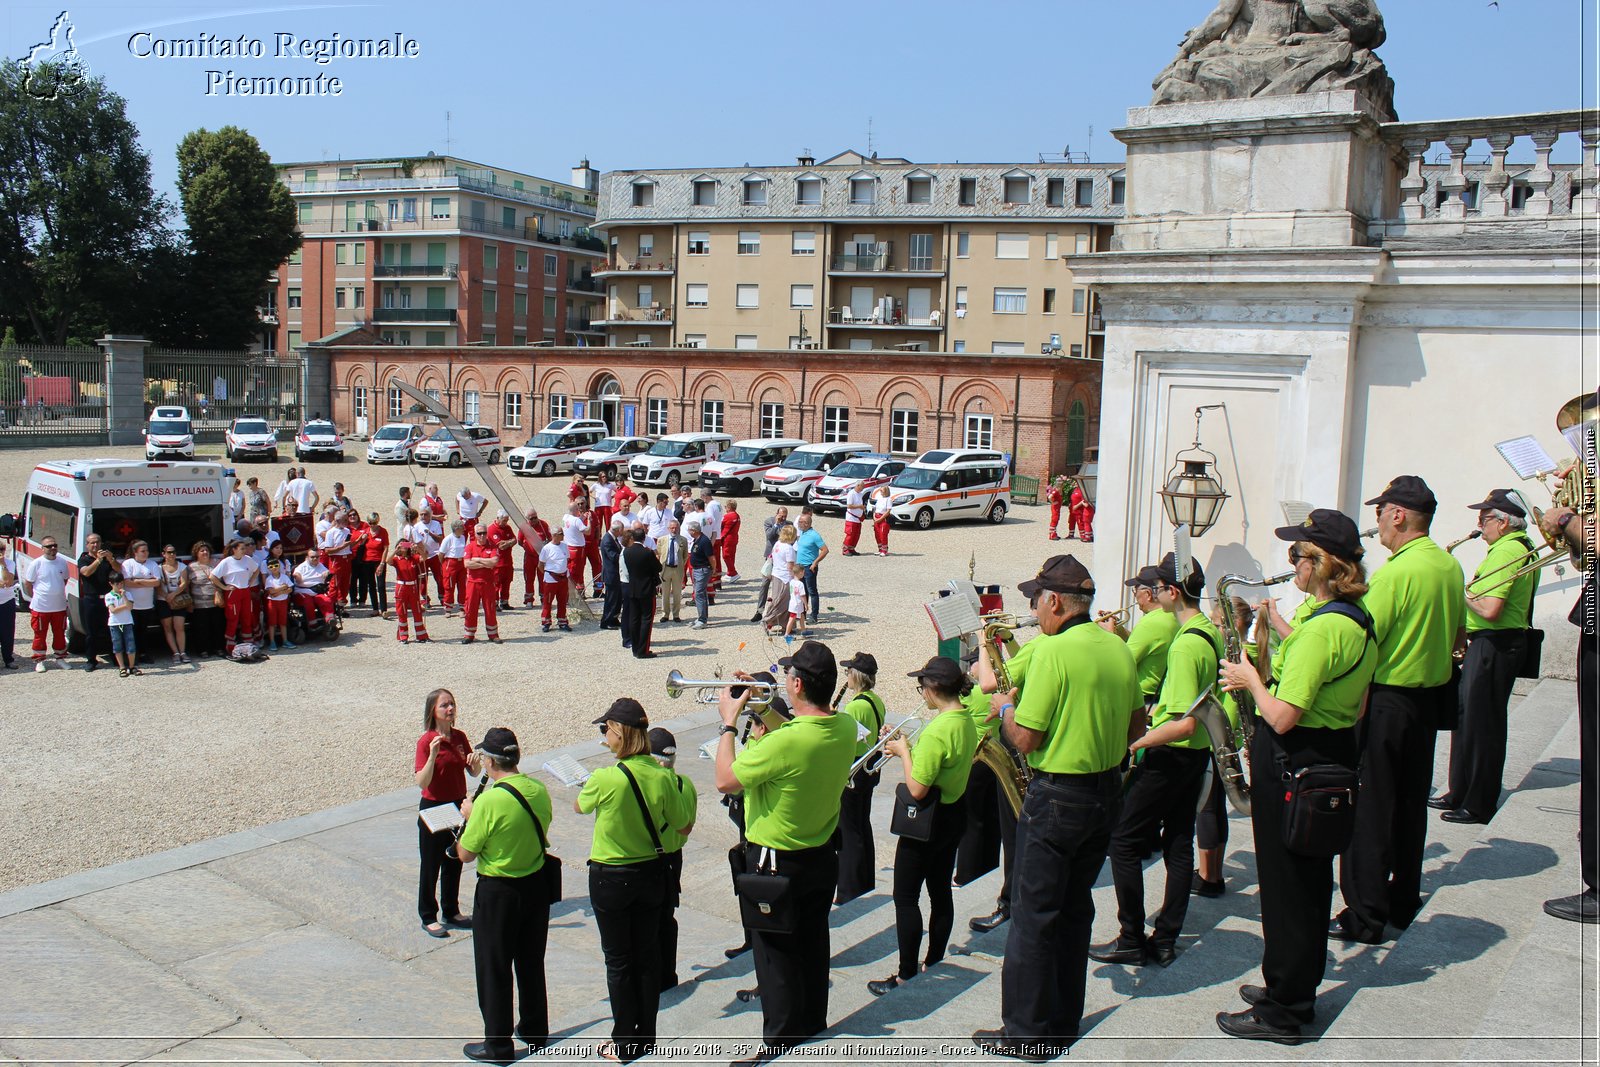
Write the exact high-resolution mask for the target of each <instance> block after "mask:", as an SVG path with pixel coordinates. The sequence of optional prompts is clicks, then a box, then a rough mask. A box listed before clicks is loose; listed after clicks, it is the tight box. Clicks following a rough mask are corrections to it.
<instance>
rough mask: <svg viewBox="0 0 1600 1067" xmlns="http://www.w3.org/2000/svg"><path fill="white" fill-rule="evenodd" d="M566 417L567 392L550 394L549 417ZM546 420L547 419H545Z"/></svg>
mask: <svg viewBox="0 0 1600 1067" xmlns="http://www.w3.org/2000/svg"><path fill="white" fill-rule="evenodd" d="M566 417H567V394H566V393H551V394H550V418H552V419H564V418H566ZM547 421H548V420H547Z"/></svg>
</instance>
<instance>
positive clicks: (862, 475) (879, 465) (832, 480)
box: [811, 452, 906, 513]
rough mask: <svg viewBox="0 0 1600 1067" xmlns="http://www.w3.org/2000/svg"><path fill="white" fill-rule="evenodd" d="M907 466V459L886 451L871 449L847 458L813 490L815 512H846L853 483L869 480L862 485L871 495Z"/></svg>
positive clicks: (867, 493)
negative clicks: (897, 457)
mask: <svg viewBox="0 0 1600 1067" xmlns="http://www.w3.org/2000/svg"><path fill="white" fill-rule="evenodd" d="M905 469H906V461H905V460H903V459H895V458H893V457H892V456H887V455H885V454H883V453H882V452H867V453H863V454H862V455H859V456H856V457H855V458H853V459H848V460H845V461H844V462H843V463H841V464H839V465H838V466H837V467H835V468H833V471H832V473H830V474H829V475H828V476H827V477H826V478H823V479H822V480H821V481H819V482H818V483H817V485H816V488H814V489H812V490H811V508H812V510H813V511H837V512H841V513H842V512H843V511H844V501H845V497H846V496H847V495H849V492H850V487H851V486H852V485H855V484H856V483H857V482H865V483H866V485H865V486H863V487H862V490H861V492H862V494H863V495H870V494H871V493H872V491H873V490H874V489H876V488H878V486H880V485H888V484H889V482H890V481H891V480H892V479H893V478H894V476H895V475H897V474H899V473H900V472H901V471H903V470H905Z"/></svg>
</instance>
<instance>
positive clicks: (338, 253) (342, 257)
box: [333, 241, 350, 263]
mask: <svg viewBox="0 0 1600 1067" xmlns="http://www.w3.org/2000/svg"><path fill="white" fill-rule="evenodd" d="M333 261H334V263H348V262H349V261H350V246H349V245H347V244H345V243H344V242H343V241H340V242H338V243H337V244H335V245H334V246H333Z"/></svg>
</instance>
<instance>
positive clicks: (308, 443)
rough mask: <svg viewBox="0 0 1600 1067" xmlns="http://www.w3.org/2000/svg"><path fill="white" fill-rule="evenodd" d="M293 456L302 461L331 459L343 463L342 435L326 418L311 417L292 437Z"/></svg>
mask: <svg viewBox="0 0 1600 1067" xmlns="http://www.w3.org/2000/svg"><path fill="white" fill-rule="evenodd" d="M294 458H295V459H298V460H300V461H302V462H304V461H305V460H308V459H331V460H333V461H334V462H336V463H343V462H344V437H343V436H341V435H340V433H339V430H338V428H337V427H335V426H334V425H333V423H331V422H329V421H328V420H327V419H312V420H311V421H310V422H307V423H302V424H301V426H300V432H299V433H298V434H296V435H295V439H294Z"/></svg>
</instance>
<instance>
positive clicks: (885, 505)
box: [872, 493, 892, 519]
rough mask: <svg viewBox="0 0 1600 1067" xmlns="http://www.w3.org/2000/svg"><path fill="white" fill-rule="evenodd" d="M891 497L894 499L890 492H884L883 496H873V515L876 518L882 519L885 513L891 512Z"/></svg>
mask: <svg viewBox="0 0 1600 1067" xmlns="http://www.w3.org/2000/svg"><path fill="white" fill-rule="evenodd" d="M891 499H892V497H891V495H890V494H888V493H884V494H883V495H882V496H875V497H873V498H872V517H873V518H875V519H881V518H883V517H884V516H885V515H887V514H889V501H890V500H891Z"/></svg>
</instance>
